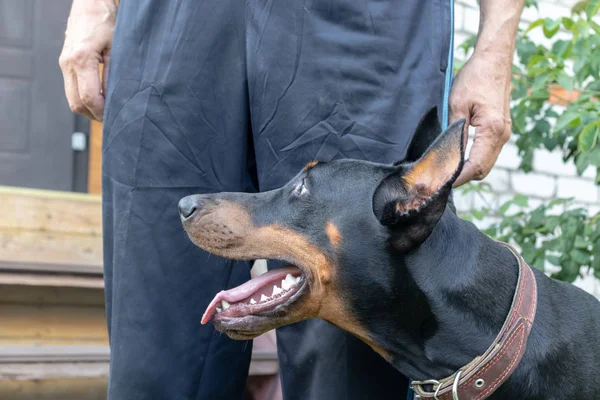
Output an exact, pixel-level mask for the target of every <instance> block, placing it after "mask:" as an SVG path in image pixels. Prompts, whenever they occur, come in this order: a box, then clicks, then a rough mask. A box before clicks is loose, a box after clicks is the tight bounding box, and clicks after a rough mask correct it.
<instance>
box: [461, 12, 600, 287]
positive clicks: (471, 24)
mask: <svg viewBox="0 0 600 400" xmlns="http://www.w3.org/2000/svg"><path fill="white" fill-rule="evenodd" d="M577 1H578V0H538V4H539V11H537V10H535V9H528V10H525V12H524V13H523V15H522V18H521V23H522V26H526V25H527V24H528V23H529V22H531V21H534V20H536V19H538V18H545V17H551V18H557V17H561V16H567V15H570V13H571V12H570V10H571V7H572V6H573V5H574V4H575V3H576V2H577ZM454 14H455V21H454V23H455V24H454V28H455V47H456V48H455V55H456V58H457V60H461V61H464V54H463V52H462V51H458V46H460V44H461V43H462V42H463V41H464V40H465V39H466V38H468V37H469V36H470V35H472V34H475V33H477V30H478V28H479V7H478V5H477V1H476V0H456V1H455V12H454ZM532 37H533V38H534V39H535V40H546V39H545V38H544V37H543V34H541V33H540V34H539V36H532ZM520 162H521V160H520V157H519V155H518V151H517V147H516V146H515V145H514V144H513V143H510V142H509V143H508V144H507V145H506V146H505V147H504V149H503V150H502V153H501V154H500V156H499V158H498V161H497V162H496V166H495V167H494V170H493V171H492V172H491V173H490V174H489V175H488V176H487V177H486V179H484V182H487V183H489V184H490V186H491V188H492V191H491V193H485V194H471V195H466V196H465V195H462V194H460V193H457V195H456V197H455V202H456V207H457V209H458V210H459V212H464V211H468V210H470V209H473V208H480V207H488V208H489V207H493V208H497V207H499V206H500V205H501V204H503V203H504V202H506V201H508V200H510V199H512V198H514V196H515V195H516V194H526V195H528V196H529V197H530V200H529V208H531V209H533V208H535V207H537V206H538V205H540V204H543V203H545V202H548V201H550V200H551V199H553V198H556V197H573V198H575V200H576V203H575V205H576V206H579V207H584V208H587V209H588V210H589V212H590V213H596V212H598V210H600V191H599V188H598V186H596V185H595V184H594V178H595V170H594V169H592V168H589V169H588V170H587V171H585V173H584V174H583V176H581V177H580V176H578V175H577V172H576V168H575V166H574V165H573V164H572V163H568V164H564V163H563V161H562V154H561V153H560V152H548V151H540V150H536V151H535V158H534V164H533V171H532V172H531V173H529V174H525V173H523V172H521V171H520V170H518V166H519V164H520ZM515 210H516V209H515ZM509 211H510V210H509ZM475 222H476V224H477V225H479V226H481V227H485V226H487V225H489V224H490V223H491V222H495V221H493V220H484V221H475ZM576 285H578V286H580V287H581V288H583V289H585V290H587V291H589V292H590V293H593V294H594V295H596V296H598V297H600V281H598V280H597V279H595V278H594V277H593V276H592V275H590V274H586V277H585V278H580V279H578V280H577V281H576Z"/></svg>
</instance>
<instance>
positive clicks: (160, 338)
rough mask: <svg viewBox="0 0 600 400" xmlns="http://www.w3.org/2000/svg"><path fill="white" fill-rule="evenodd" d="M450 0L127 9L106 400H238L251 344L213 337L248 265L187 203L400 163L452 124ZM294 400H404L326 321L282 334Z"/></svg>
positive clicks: (109, 200)
mask: <svg viewBox="0 0 600 400" xmlns="http://www.w3.org/2000/svg"><path fill="white" fill-rule="evenodd" d="M449 52H451V5H450V1H449V0H380V1H370V0H330V1H323V0H321V1H316V0H315V1H311V0H304V1H301V0H248V1H245V2H244V1H240V0H203V1H201V0H179V1H175V0H121V2H120V4H119V13H118V22H117V27H116V31H115V37H114V47H113V49H112V55H111V62H110V71H109V81H108V91H107V107H106V111H105V115H104V142H103V143H104V144H103V146H104V148H103V200H104V201H103V210H104V237H105V239H104V257H105V277H106V278H105V279H106V304H107V320H108V329H109V334H110V344H111V352H112V356H111V365H110V366H111V372H110V382H109V398H110V399H112V400H138V399H158V400H162V399H165V400H171V399H240V398H241V396H242V392H243V389H244V384H245V380H246V375H247V371H248V365H249V361H250V350H251V344H250V343H249V342H240V341H233V340H230V339H229V338H227V337H226V336H225V335H222V334H220V333H218V332H216V331H215V330H214V329H213V327H212V325H210V324H209V325H206V326H201V325H200V318H201V316H202V313H203V311H204V309H205V307H206V306H207V304H208V303H209V301H210V300H211V299H212V297H213V296H214V295H215V294H216V293H217V292H218V291H220V290H222V289H225V288H231V287H233V286H234V285H239V284H241V283H242V282H244V281H246V280H247V279H249V264H248V263H244V262H232V261H228V260H224V259H221V258H218V257H215V256H211V255H208V254H207V253H205V252H203V251H202V250H200V249H199V248H196V247H195V246H194V245H192V244H191V242H190V241H189V240H188V239H187V238H186V235H185V233H184V231H183V229H182V227H181V224H180V222H179V217H178V214H177V202H178V200H179V199H180V198H181V197H183V196H185V195H188V194H192V193H207V192H221V191H263V190H269V189H273V188H276V187H278V186H280V185H282V184H283V183H285V182H286V181H287V180H288V179H290V178H291V177H292V176H293V175H295V174H296V173H297V172H298V171H299V169H301V168H302V166H303V165H304V164H305V163H306V162H308V161H310V160H313V159H316V160H322V161H329V160H332V159H336V158H359V159H368V160H372V161H379V162H393V161H397V160H400V159H402V158H403V156H404V153H405V150H406V147H407V143H408V142H409V140H410V138H411V135H412V133H413V130H414V129H415V127H416V124H417V122H418V120H419V119H420V117H421V116H422V115H423V114H424V113H425V112H426V111H427V110H428V109H429V108H430V107H431V106H433V105H436V104H437V105H438V106H440V117H442V118H446V114H447V108H446V107H445V104H446V102H447V92H448V86H449V79H448V77H449V74H448V76H447V72H448V71H447V70H448V69H449V67H450V66H449V64H448V62H449V61H448V60H449V59H451V58H449ZM278 343H279V360H280V365H281V372H282V379H283V390H284V396H285V398H286V399H309V400H320V399H323V400H329V399H403V396H405V395H406V388H407V379H406V378H405V377H403V376H402V375H400V374H399V373H398V372H397V371H395V370H394V369H393V368H392V367H391V366H389V365H388V364H387V363H386V362H385V361H384V360H383V359H381V358H380V357H379V356H378V355H376V354H375V353H374V352H373V351H372V350H371V349H370V348H368V347H367V346H366V345H364V344H363V343H362V342H360V341H358V340H357V339H355V338H354V337H352V336H351V335H349V334H346V333H344V332H342V331H340V330H339V329H337V328H336V327H334V326H332V325H330V324H328V323H327V322H324V321H321V320H310V321H305V322H303V323H299V324H296V325H292V326H289V327H285V328H281V329H279V330H278Z"/></svg>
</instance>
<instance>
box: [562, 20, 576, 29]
mask: <svg viewBox="0 0 600 400" xmlns="http://www.w3.org/2000/svg"><path fill="white" fill-rule="evenodd" d="M561 22H562V24H563V26H564V27H565V28H566V29H568V30H570V31H573V28H574V27H575V22H573V20H572V19H571V18H569V17H562V18H561Z"/></svg>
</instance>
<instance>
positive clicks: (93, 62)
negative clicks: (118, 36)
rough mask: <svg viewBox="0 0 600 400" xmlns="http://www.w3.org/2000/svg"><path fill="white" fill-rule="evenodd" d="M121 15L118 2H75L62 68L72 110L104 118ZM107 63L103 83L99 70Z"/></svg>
mask: <svg viewBox="0 0 600 400" xmlns="http://www.w3.org/2000/svg"><path fill="white" fill-rule="evenodd" d="M116 16H117V6H116V4H115V2H114V0H74V1H73V6H72V7H71V14H70V15H69V20H68V22H67V30H66V32H65V43H64V46H63V49H62V52H61V54H60V57H59V61H58V63H59V65H60V68H61V70H62V73H63V78H64V81H65V93H66V95H67V100H68V102H69V107H70V108H71V111H73V112H75V113H78V114H82V115H85V116H86V117H88V118H90V119H97V120H101V119H102V114H103V112H104V94H105V92H106V77H107V74H108V61H109V57H110V49H111V46H112V37H113V30H114V27H115V21H116ZM100 63H104V69H103V77H102V83H101V82H100V73H99V67H100Z"/></svg>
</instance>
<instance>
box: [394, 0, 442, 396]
mask: <svg viewBox="0 0 600 400" xmlns="http://www.w3.org/2000/svg"><path fill="white" fill-rule="evenodd" d="M445 79H446V81H445V83H444V103H443V104H442V129H446V128H447V127H448V119H449V111H448V106H449V104H448V102H449V99H450V88H451V87H452V81H453V79H454V0H450V46H449V49H448V67H447V68H446V78H445ZM414 398H415V392H414V391H413V390H412V388H411V387H410V381H409V385H408V394H407V395H406V400H414Z"/></svg>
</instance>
